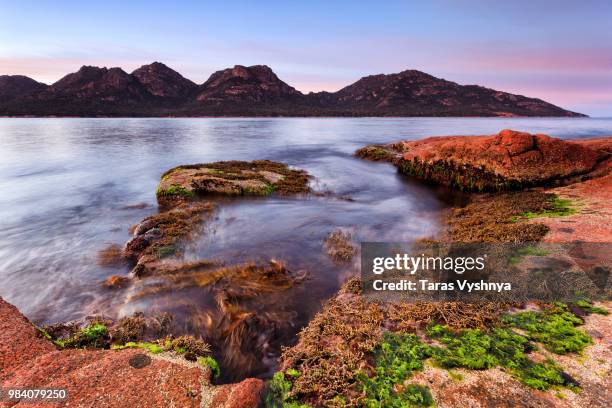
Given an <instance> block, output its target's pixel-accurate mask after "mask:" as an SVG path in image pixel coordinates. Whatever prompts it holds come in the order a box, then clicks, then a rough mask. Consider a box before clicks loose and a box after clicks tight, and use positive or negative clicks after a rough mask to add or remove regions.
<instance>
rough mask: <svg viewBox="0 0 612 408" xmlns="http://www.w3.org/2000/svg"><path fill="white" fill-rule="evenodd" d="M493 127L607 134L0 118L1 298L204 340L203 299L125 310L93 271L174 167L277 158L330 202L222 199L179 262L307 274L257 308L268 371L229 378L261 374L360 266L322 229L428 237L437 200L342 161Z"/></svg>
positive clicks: (192, 296) (604, 123)
mask: <svg viewBox="0 0 612 408" xmlns="http://www.w3.org/2000/svg"><path fill="white" fill-rule="evenodd" d="M504 128H512V129H516V130H524V131H529V132H541V133H546V134H550V135H553V136H557V137H563V138H568V137H588V136H598V135H611V134H612V119H484V118H483V119H481V118H474V119H464V118H418V119H413V118H401V119H400V118H390V119H386V118H384V119H383V118H376V119H373V118H342V119H340V118H339V119H327V118H316V119H264V118H262V119H0V191H1V192H2V193H1V194H0V282H1V283H0V296H2V297H3V298H5V299H6V300H7V301H9V302H11V303H13V304H15V305H16V306H17V307H18V308H19V309H20V310H22V311H23V312H24V313H25V314H26V315H27V316H28V317H30V318H31V319H32V320H34V321H35V322H37V323H50V322H57V321H66V320H70V319H78V318H82V317H84V316H86V315H91V314H106V315H109V316H112V317H118V316H124V315H129V314H131V313H133V312H135V311H144V312H145V313H153V312H160V311H172V312H173V313H178V315H179V319H178V320H177V321H176V324H177V325H178V326H180V327H179V328H180V330H181V331H183V332H188V333H191V334H195V335H202V336H204V337H206V335H207V334H206V333H203V331H205V329H204V328H203V327H201V326H199V325H198V324H196V323H193V319H191V320H190V319H189V317H190V316H189V315H190V313H197V310H198V308H201V307H205V306H204V305H206V304H207V303H208V302H209V300H210V299H206V294H203V293H202V292H194V291H180V292H179V291H177V292H174V293H169V294H166V295H165V296H164V297H163V298H151V299H147V298H140V299H138V301H134V300H133V299H132V298H131V295H130V294H131V293H133V290H129V289H128V290H120V291H112V290H108V289H104V288H102V287H101V282H103V281H104V280H105V279H106V278H107V277H109V276H111V275H113V274H126V273H127V271H128V268H127V267H125V268H123V267H121V268H117V267H114V268H113V267H110V268H109V267H102V266H99V265H98V264H97V262H96V259H97V256H98V252H99V251H100V250H102V249H103V248H105V247H107V246H108V245H110V244H119V245H122V244H123V243H125V241H126V240H128V239H129V237H130V236H129V234H128V227H129V226H130V225H133V224H135V223H137V222H138V221H140V220H141V219H142V218H143V217H145V216H147V215H150V214H152V213H155V212H156V211H157V204H156V201H155V188H156V185H157V183H158V180H159V177H160V175H161V174H162V173H163V172H164V171H165V170H167V169H169V168H171V167H174V166H177V165H180V164H186V163H199V162H209V161H218V160H254V159H270V160H275V161H281V162H285V163H288V164H290V165H292V166H296V167H300V168H303V169H305V170H307V171H308V172H309V173H310V174H312V175H313V176H314V177H315V180H314V181H313V187H314V188H315V190H318V191H327V192H330V193H331V194H328V195H326V196H314V195H313V196H310V197H294V198H279V197H271V198H266V199H247V198H239V199H235V200H225V201H223V202H220V203H219V208H218V210H217V211H216V212H215V213H214V216H213V218H212V219H211V220H209V221H207V222H205V225H204V233H203V234H202V235H201V237H199V238H198V239H197V240H196V242H194V243H193V245H191V246H190V247H189V249H188V251H187V253H186V254H185V256H186V258H187V259H200V258H207V259H208V258H210V259H213V258H214V259H222V260H223V261H224V262H226V263H228V264H234V263H240V262H244V261H250V260H254V261H265V260H269V259H272V258H273V259H278V260H282V261H283V262H284V263H285V264H286V265H287V267H288V268H289V269H290V270H303V271H306V272H307V273H308V276H309V278H308V280H306V281H305V282H304V283H302V284H300V285H298V287H296V288H294V289H292V290H290V291H286V292H284V293H282V294H278V295H277V297H275V298H274V301H273V302H270V303H271V304H270V305H267V304H264V305H261V307H260V309H261V313H268V312H279V311H282V312H283V313H284V314H283V319H284V323H285V325H284V326H283V328H282V329H281V330H280V334H279V333H276V334H275V343H274V344H273V346H270V362H267V363H265V364H264V367H263V368H262V367H257V368H252V367H251V368H249V369H248V370H246V372H242V373H239V374H240V375H238V374H237V375H236V376H237V377H240V376H243V375H247V374H248V375H266V374H267V373H268V374H269V369H270V368H271V366H273V361H274V358H275V356H276V355H277V353H278V348H279V347H280V345H286V344H291V342H292V341H294V339H295V333H296V332H297V331H298V330H299V329H300V327H302V326H303V325H304V324H305V323H306V322H307V321H308V319H310V318H311V317H312V315H313V314H314V313H315V312H316V311H317V310H319V308H320V306H321V303H322V302H323V301H324V300H325V299H327V298H329V297H330V296H331V295H332V294H333V293H334V291H336V290H337V289H338V287H339V285H340V284H341V283H342V282H343V281H344V280H346V278H347V277H348V276H350V275H351V274H355V273H357V272H358V261H357V260H356V261H355V262H353V263H350V264H346V265H338V264H336V263H333V262H331V261H330V260H329V259H328V258H327V256H326V254H325V251H324V248H323V240H324V239H325V237H326V236H327V235H328V234H329V233H330V232H331V231H333V230H335V229H337V228H342V229H344V230H346V231H349V232H351V234H352V235H353V239H354V240H355V241H356V242H360V241H395V242H397V241H410V240H413V239H415V238H418V237H423V236H431V235H432V234H434V233H435V232H436V230H437V229H438V227H439V226H438V221H437V217H438V215H439V209H440V208H441V207H442V206H443V205H444V204H443V203H442V202H441V201H440V195H439V194H438V193H436V192H435V191H433V190H432V189H431V188H429V187H426V186H423V185H421V184H419V183H417V182H414V181H411V180H409V179H407V178H405V177H403V176H401V175H398V174H397V173H396V171H395V169H394V168H393V167H392V166H391V165H388V164H381V163H371V162H366V161H362V160H359V159H356V158H354V157H353V156H352V154H353V152H354V151H355V150H356V149H358V148H359V147H362V146H364V145H366V144H371V143H387V142H392V141H397V140H401V139H418V138H422V137H426V136H432V135H450V134H463V135H471V134H491V133H495V132H498V131H499V130H501V129H504ZM144 204H146V205H144ZM179 306H180V307H179ZM272 309H273V310H272ZM177 311H178V312H177Z"/></svg>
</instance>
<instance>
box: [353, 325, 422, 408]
mask: <svg viewBox="0 0 612 408" xmlns="http://www.w3.org/2000/svg"><path fill="white" fill-rule="evenodd" d="M430 353H431V348H430V347H429V346H427V345H426V344H424V343H423V342H421V341H420V340H419V338H418V337H417V336H416V335H414V334H408V333H388V332H387V333H385V334H384V336H383V341H382V343H381V344H380V345H379V346H378V347H377V348H376V350H375V351H374V364H375V366H374V370H375V374H374V376H372V377H368V376H367V375H365V374H364V373H358V376H357V377H358V378H359V380H360V381H361V383H362V386H363V389H364V391H365V394H366V402H365V405H366V406H369V407H380V406H384V407H407V406H408V407H409V406H431V405H432V404H433V398H432V397H431V393H430V392H429V389H427V387H423V386H418V385H408V386H406V387H404V388H403V389H402V390H401V391H400V392H397V391H396V387H397V385H398V384H403V383H404V381H405V380H406V379H407V378H410V377H411V376H412V374H413V372H414V371H419V370H422V369H423V360H424V359H425V358H427V357H428V356H429V355H430Z"/></svg>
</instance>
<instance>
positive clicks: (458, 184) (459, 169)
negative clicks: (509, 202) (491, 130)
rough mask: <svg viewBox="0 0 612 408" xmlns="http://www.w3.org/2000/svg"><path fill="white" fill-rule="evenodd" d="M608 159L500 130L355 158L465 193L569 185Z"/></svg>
mask: <svg viewBox="0 0 612 408" xmlns="http://www.w3.org/2000/svg"><path fill="white" fill-rule="evenodd" d="M609 155H610V153H609V152H606V151H605V150H603V149H601V148H599V145H597V146H595V145H593V146H591V145H588V144H583V143H579V142H573V141H566V140H561V139H556V138H552V137H550V136H547V135H543V134H536V135H532V134H529V133H525V132H517V131H514V130H509V129H506V130H502V131H501V132H499V133H498V134H497V135H492V136H444V137H430V138H426V139H422V140H416V141H404V142H399V143H395V144H392V145H387V146H367V147H365V148H362V149H360V150H359V151H357V156H359V157H362V158H365V159H369V160H385V161H390V162H393V163H394V164H395V165H396V166H397V167H398V168H399V170H400V171H401V172H402V173H405V174H408V175H410V176H414V177H416V178H419V179H423V180H427V181H431V182H434V183H437V184H442V185H446V186H449V187H452V188H456V189H459V190H467V191H500V190H510V189H520V188H523V187H529V186H535V185H547V184H556V183H563V182H566V181H569V179H571V178H572V177H574V176H578V175H585V174H587V173H589V172H591V171H592V170H594V169H595V167H596V166H597V165H598V163H599V162H601V161H603V160H606V159H607V158H608V157H609Z"/></svg>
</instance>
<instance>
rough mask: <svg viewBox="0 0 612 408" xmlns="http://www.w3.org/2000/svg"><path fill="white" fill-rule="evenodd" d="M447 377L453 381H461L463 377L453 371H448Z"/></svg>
mask: <svg viewBox="0 0 612 408" xmlns="http://www.w3.org/2000/svg"><path fill="white" fill-rule="evenodd" d="M448 375H449V376H450V378H451V379H452V380H453V381H463V375H462V374H461V373H458V372H456V371H453V370H448Z"/></svg>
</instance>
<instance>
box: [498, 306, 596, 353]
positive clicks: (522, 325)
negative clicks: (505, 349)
mask: <svg viewBox="0 0 612 408" xmlns="http://www.w3.org/2000/svg"><path fill="white" fill-rule="evenodd" d="M565 309H566V308H563V310H560V311H541V312H534V311H529V312H521V313H517V314H512V315H507V316H504V317H503V318H502V321H503V322H504V323H506V324H507V325H509V326H511V327H516V328H519V329H521V330H524V331H525V332H526V333H527V335H528V336H529V338H530V339H531V340H533V341H536V342H538V343H542V344H543V345H544V347H545V348H546V349H547V350H549V351H551V352H553V353H556V354H567V353H571V352H581V351H582V350H583V349H584V348H585V347H586V346H587V345H589V344H591V343H592V339H591V337H589V335H588V334H586V333H585V332H583V331H582V330H579V329H577V328H576V327H575V326H577V325H579V324H582V323H583V322H582V320H581V319H580V318H579V317H577V316H576V315H574V314H573V313H570V312H568V311H567V310H565Z"/></svg>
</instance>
